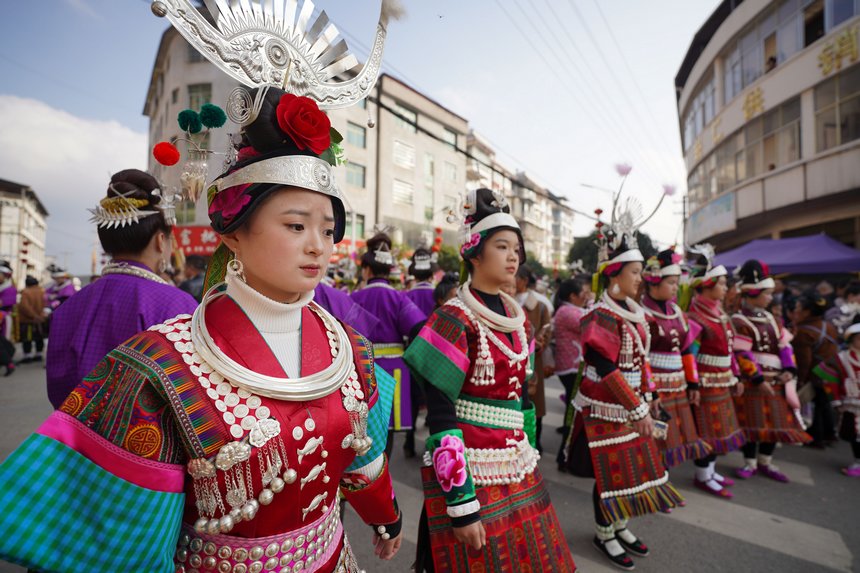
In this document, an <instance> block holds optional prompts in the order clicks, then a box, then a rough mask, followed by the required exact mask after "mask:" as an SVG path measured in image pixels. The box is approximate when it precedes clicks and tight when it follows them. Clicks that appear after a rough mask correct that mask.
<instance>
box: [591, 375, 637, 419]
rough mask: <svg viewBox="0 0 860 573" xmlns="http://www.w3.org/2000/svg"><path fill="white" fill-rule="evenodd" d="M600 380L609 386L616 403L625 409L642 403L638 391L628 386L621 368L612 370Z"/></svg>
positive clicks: (630, 408)
mask: <svg viewBox="0 0 860 573" xmlns="http://www.w3.org/2000/svg"><path fill="white" fill-rule="evenodd" d="M601 382H602V383H603V384H606V387H607V388H609V391H610V392H612V395H613V396H615V399H616V400H618V403H619V404H621V405H622V406H624V409H625V410H635V409H636V408H637V407H638V406H639V404H641V403H642V398H640V396H639V393H638V392H637V391H636V390H634V389H633V388H631V387H630V384H628V383H627V379H626V378H624V375H623V374H622V373H621V370H617V369H616V370H613V371H612V373H611V374H609V375H608V376H606V377H604V378H603V380H601Z"/></svg>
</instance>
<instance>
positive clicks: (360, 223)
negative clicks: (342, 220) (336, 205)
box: [343, 212, 364, 239]
mask: <svg viewBox="0 0 860 573" xmlns="http://www.w3.org/2000/svg"><path fill="white" fill-rule="evenodd" d="M353 219H355V237H356V238H357V239H360V238H361V237H363V236H364V215H357V214H355V213H352V212H350V213H347V214H346V228H345V230H344V233H343V236H344V237H346V238H347V239H352V235H353V233H352V221H353Z"/></svg>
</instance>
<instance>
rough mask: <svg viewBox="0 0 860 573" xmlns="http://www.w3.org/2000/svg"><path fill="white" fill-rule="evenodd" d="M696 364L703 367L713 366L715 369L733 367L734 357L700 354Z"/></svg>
mask: <svg viewBox="0 0 860 573" xmlns="http://www.w3.org/2000/svg"><path fill="white" fill-rule="evenodd" d="M696 362H698V363H699V364H701V365H702V366H713V367H714V368H731V367H732V357H731V356H730V355H726V356H715V355H713V354H699V355H698V356H697V357H696Z"/></svg>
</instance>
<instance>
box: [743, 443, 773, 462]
mask: <svg viewBox="0 0 860 573" xmlns="http://www.w3.org/2000/svg"><path fill="white" fill-rule="evenodd" d="M756 449H758V453H760V454H761V455H763V456H772V455H773V451H774V450H775V449H776V442H747V443H745V444H744V446H743V448H741V451H743V453H744V457H745V458H746V459H749V460H751V459H753V458H755V456H756Z"/></svg>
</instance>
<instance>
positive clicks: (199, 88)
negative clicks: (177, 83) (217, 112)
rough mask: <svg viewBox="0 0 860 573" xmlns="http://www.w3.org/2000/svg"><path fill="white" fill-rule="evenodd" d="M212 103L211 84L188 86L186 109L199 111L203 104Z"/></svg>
mask: <svg viewBox="0 0 860 573" xmlns="http://www.w3.org/2000/svg"><path fill="white" fill-rule="evenodd" d="M211 101H212V84H191V85H190V86H188V107H189V108H191V109H193V110H199V109H200V106H202V105H203V104H204V103H209V102H211Z"/></svg>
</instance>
